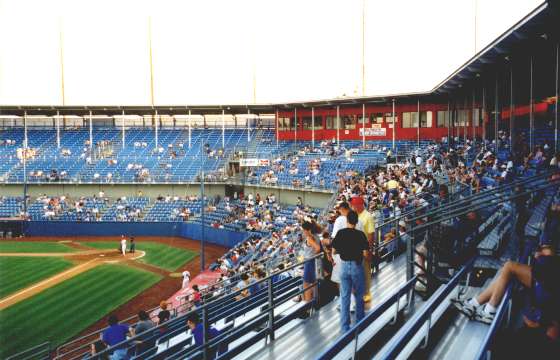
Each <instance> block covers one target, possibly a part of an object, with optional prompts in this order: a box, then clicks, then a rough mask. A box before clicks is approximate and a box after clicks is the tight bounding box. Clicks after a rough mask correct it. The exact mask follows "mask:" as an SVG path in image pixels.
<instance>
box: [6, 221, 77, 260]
mask: <svg viewBox="0 0 560 360" xmlns="http://www.w3.org/2000/svg"><path fill="white" fill-rule="evenodd" d="M53 226H54V225H53ZM74 251H76V250H75V249H73V248H71V247H69V246H66V245H64V244H63V243H56V242H45V241H37V242H30V241H0V253H68V252H74Z"/></svg>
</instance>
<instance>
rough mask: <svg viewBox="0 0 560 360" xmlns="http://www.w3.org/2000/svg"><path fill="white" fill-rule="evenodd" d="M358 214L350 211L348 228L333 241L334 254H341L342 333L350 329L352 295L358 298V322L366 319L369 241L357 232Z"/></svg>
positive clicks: (360, 232) (340, 232)
mask: <svg viewBox="0 0 560 360" xmlns="http://www.w3.org/2000/svg"><path fill="white" fill-rule="evenodd" d="M357 223H358V214H357V213H356V212H355V211H350V212H349V213H348V215H347V228H346V229H342V230H340V231H338V233H337V234H336V237H335V238H334V240H333V244H332V246H333V254H339V255H340V258H341V259H342V263H341V264H340V267H341V271H340V315H341V320H342V324H341V326H342V332H346V331H347V330H349V329H350V293H351V292H353V293H354V296H355V297H356V322H358V321H360V319H362V318H363V317H364V299H363V295H364V293H365V275H364V267H363V266H362V261H363V259H364V257H368V256H369V253H368V241H367V238H366V236H365V234H364V233H363V232H362V231H359V230H356V224H357Z"/></svg>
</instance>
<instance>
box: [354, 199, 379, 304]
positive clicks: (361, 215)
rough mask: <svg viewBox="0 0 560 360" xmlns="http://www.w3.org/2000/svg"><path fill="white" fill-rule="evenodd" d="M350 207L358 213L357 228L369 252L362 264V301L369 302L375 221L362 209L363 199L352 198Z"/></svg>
mask: <svg viewBox="0 0 560 360" xmlns="http://www.w3.org/2000/svg"><path fill="white" fill-rule="evenodd" d="M350 204H351V205H352V209H353V210H354V211H355V212H356V213H358V222H359V225H360V224H361V228H357V229H358V230H361V231H363V232H364V234H365V235H366V237H367V239H368V243H369V248H370V251H368V254H369V256H367V257H366V258H364V261H363V262H362V263H363V265H364V274H365V281H366V284H365V293H364V301H365V302H369V301H371V292H370V287H371V260H372V254H371V249H372V248H373V247H374V245H375V242H374V234H375V220H374V219H373V215H371V214H370V213H369V212H368V211H367V210H366V209H365V208H364V199H363V198H362V197H361V196H354V197H353V198H352V200H351V201H350Z"/></svg>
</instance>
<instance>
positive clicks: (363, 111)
mask: <svg viewBox="0 0 560 360" xmlns="http://www.w3.org/2000/svg"><path fill="white" fill-rule="evenodd" d="M362 147H363V148H364V149H365V148H366V104H362Z"/></svg>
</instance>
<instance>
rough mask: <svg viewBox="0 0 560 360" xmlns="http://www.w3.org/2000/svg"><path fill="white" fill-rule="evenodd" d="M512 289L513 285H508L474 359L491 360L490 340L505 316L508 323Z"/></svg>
mask: <svg viewBox="0 0 560 360" xmlns="http://www.w3.org/2000/svg"><path fill="white" fill-rule="evenodd" d="M512 289H513V285H512V284H511V283H510V284H509V285H508V288H507V290H506V292H505V294H504V297H503V298H502V301H501V302H500V306H498V309H497V310H496V315H494V320H492V324H490V328H489V329H488V332H487V333H486V335H485V336H484V340H482V344H481V345H480V348H479V350H478V353H477V355H476V357H475V358H476V359H479V360H489V359H490V358H491V354H492V350H491V349H490V347H491V346H492V340H493V338H494V335H496V333H497V332H498V330H499V329H500V326H501V324H502V321H503V319H504V317H505V316H506V314H507V315H508V322H509V315H510V312H511V294H512Z"/></svg>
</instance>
